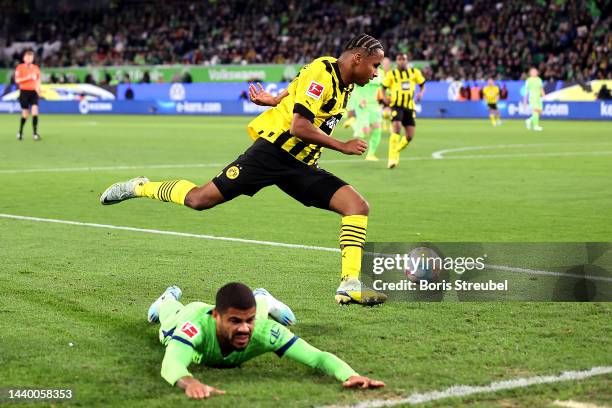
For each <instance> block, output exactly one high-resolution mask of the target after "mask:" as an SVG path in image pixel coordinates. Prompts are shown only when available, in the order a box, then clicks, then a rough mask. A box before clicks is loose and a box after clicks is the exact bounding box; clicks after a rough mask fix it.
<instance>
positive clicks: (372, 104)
mask: <svg viewBox="0 0 612 408" xmlns="http://www.w3.org/2000/svg"><path fill="white" fill-rule="evenodd" d="M382 76H383V71H382V69H381V68H379V69H378V75H377V76H376V78H374V79H373V80H371V81H370V82H368V83H367V84H365V85H364V86H362V87H359V86H357V87H355V90H354V91H353V94H352V95H351V100H352V101H354V102H353V103H354V105H355V118H356V120H355V124H354V125H353V126H354V128H355V132H356V133H357V135H358V137H363V138H369V143H368V144H369V147H368V152H367V154H366V157H365V159H366V160H369V161H378V157H376V149H377V148H378V144H379V143H380V138H381V136H382V106H381V99H382V93H381V89H382V88H381V87H382Z"/></svg>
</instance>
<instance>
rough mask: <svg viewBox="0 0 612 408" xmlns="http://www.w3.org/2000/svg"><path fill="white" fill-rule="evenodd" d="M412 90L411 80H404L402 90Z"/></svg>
mask: <svg viewBox="0 0 612 408" xmlns="http://www.w3.org/2000/svg"><path fill="white" fill-rule="evenodd" d="M409 90H410V82H402V91H409Z"/></svg>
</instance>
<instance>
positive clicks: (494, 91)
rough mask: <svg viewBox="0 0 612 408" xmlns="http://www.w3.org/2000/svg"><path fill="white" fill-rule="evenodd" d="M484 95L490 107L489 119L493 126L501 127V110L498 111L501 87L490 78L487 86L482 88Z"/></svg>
mask: <svg viewBox="0 0 612 408" xmlns="http://www.w3.org/2000/svg"><path fill="white" fill-rule="evenodd" d="M482 95H483V96H484V100H485V101H486V102H487V106H488V107H489V119H491V123H492V124H493V126H499V125H501V119H500V115H499V109H497V101H499V87H498V86H497V85H495V82H493V78H489V80H488V81H487V86H485V87H484V88H482Z"/></svg>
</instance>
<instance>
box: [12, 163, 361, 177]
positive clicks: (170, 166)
mask: <svg viewBox="0 0 612 408" xmlns="http://www.w3.org/2000/svg"><path fill="white" fill-rule="evenodd" d="M343 162H350V160H326V161H324V162H322V163H321V164H326V163H343ZM229 163H230V161H227V162H225V163H189V164H141V165H131V166H93V167H56V168H31V169H0V174H20V173H63V172H81V171H84V172H88V171H113V170H141V169H189V168H202V167H221V168H222V167H225V166H227V165H228V164H229Z"/></svg>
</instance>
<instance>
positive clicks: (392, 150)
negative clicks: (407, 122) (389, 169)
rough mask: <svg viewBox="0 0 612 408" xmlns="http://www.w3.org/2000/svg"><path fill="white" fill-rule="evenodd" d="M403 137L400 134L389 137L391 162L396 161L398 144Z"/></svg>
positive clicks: (392, 134)
mask: <svg viewBox="0 0 612 408" xmlns="http://www.w3.org/2000/svg"><path fill="white" fill-rule="evenodd" d="M400 138H401V136H400V135H399V134H398V133H391V136H389V160H395V157H396V154H395V152H396V151H397V144H398V143H399V141H400Z"/></svg>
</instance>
